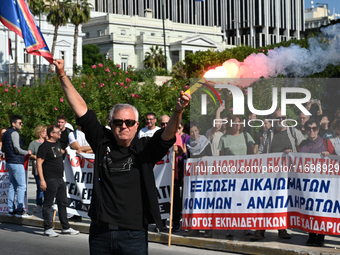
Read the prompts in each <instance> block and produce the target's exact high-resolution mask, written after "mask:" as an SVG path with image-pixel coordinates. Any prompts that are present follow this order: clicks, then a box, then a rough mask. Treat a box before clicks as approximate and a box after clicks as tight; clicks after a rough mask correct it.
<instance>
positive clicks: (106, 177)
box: [0, 60, 340, 254]
mask: <svg viewBox="0 0 340 255" xmlns="http://www.w3.org/2000/svg"><path fill="white" fill-rule="evenodd" d="M55 65H56V66H57V69H58V73H59V77H60V81H61V85H62V88H63V90H64V93H65V96H66V98H67V100H68V102H69V104H70V107H71V108H72V110H73V111H74V113H75V115H76V118H77V129H76V130H73V127H72V126H70V125H69V124H68V123H67V119H66V117H65V115H63V114H61V115H59V116H58V118H57V122H56V124H51V125H49V126H45V125H38V126H37V127H36V128H35V130H34V133H35V136H36V139H35V140H33V141H32V142H31V143H30V144H29V146H28V150H27V151H26V150H24V149H23V143H22V140H21V137H20V135H19V131H20V129H21V128H22V125H23V118H22V116H19V115H13V116H11V118H10V124H11V125H10V127H9V128H8V129H6V128H1V129H0V131H1V133H0V150H1V151H2V152H4V153H5V159H6V164H7V169H8V172H9V179H10V188H9V193H8V209H9V214H10V215H12V216H16V217H28V214H27V212H25V208H24V194H25V191H26V183H25V180H24V168H23V164H24V160H25V156H26V155H27V156H29V158H30V159H31V161H32V175H33V176H34V179H35V181H36V187H37V188H36V207H35V209H34V213H40V212H42V213H43V218H44V229H45V232H44V233H45V235H47V236H49V237H55V236H58V234H57V233H56V232H55V231H54V230H53V228H52V225H51V208H52V205H53V202H54V200H55V198H56V201H57V205H58V213H59V220H60V222H61V225H62V233H63V234H71V235H75V234H78V233H79V231H77V230H74V229H72V228H71V227H70V225H69V222H68V221H69V220H68V217H67V213H66V207H67V197H66V186H65V182H64V180H63V171H64V167H63V160H64V158H65V153H66V150H67V148H71V149H73V150H76V152H77V153H95V157H96V161H95V165H94V186H93V198H92V201H91V207H90V211H89V216H90V217H91V220H92V223H91V229H90V238H89V241H90V251H91V254H99V253H100V252H103V251H105V250H108V249H110V248H109V246H110V245H109V243H110V242H111V241H110V238H111V237H110V235H109V234H110V233H111V232H112V231H116V232H115V233H118V232H119V235H120V236H121V238H122V239H123V240H125V241H120V242H121V246H120V249H123V250H126V251H132V250H133V252H134V254H145V251H147V234H146V230H147V225H148V224H150V223H156V228H155V230H156V231H165V230H167V226H166V220H161V218H160V215H159V208H158V203H157V194H156V191H155V190H156V189H155V184H154V177H153V173H152V169H153V165H155V163H157V162H158V161H159V160H160V159H161V158H162V157H163V156H164V155H165V154H166V153H167V151H168V150H169V148H171V147H172V148H173V151H174V153H175V155H176V169H175V181H174V200H173V203H174V205H173V224H172V226H173V228H172V231H174V232H177V231H180V230H181V211H182V191H183V173H184V160H185V159H186V158H202V157H206V156H231V155H248V154H263V153H277V152H284V153H290V152H303V153H320V154H322V155H323V156H327V155H329V154H336V155H340V111H337V112H336V116H335V117H334V120H333V119H332V118H331V117H330V116H329V115H327V114H324V113H323V110H322V106H321V102H320V100H311V101H310V102H308V103H307V105H306V109H308V110H311V112H312V116H309V115H305V114H304V113H300V114H299V117H298V125H297V126H296V127H287V126H285V125H282V121H285V120H286V119H287V116H286V115H283V114H282V112H281V110H280V109H278V110H276V111H275V112H274V113H273V115H272V116H265V117H263V118H262V119H261V120H262V123H263V125H262V127H261V129H260V130H258V132H253V131H254V129H252V128H251V127H250V126H249V125H247V124H246V123H247V121H248V120H255V119H256V118H257V116H256V115H254V114H252V113H250V114H249V115H248V118H247V120H243V118H242V116H238V115H233V114H229V115H228V116H226V117H225V118H222V117H221V115H222V113H223V111H224V110H225V106H224V105H221V106H220V107H219V108H218V109H217V111H216V116H214V119H225V120H226V121H227V123H231V122H232V123H233V124H232V125H227V124H222V123H215V122H213V125H212V127H211V128H210V129H208V130H207V131H206V132H205V135H203V134H202V133H201V132H202V130H201V129H200V126H199V124H198V123H197V122H196V121H194V120H190V121H187V122H186V123H185V124H184V123H183V122H182V121H181V115H182V112H183V110H184V108H185V107H186V106H187V104H188V102H189V100H190V97H189V96H188V95H187V94H181V95H180V96H179V97H178V99H177V101H176V107H175V110H174V113H173V115H172V116H171V117H170V116H168V115H162V116H161V117H160V118H159V126H157V125H156V124H157V116H156V114H155V113H153V112H149V113H147V114H146V115H145V116H143V117H144V118H145V126H144V127H143V128H141V129H140V131H139V132H138V133H137V129H138V125H139V122H138V118H139V116H138V111H137V109H136V108H134V107H133V106H132V105H128V104H117V105H115V106H114V107H113V108H112V110H111V111H110V113H109V115H108V119H109V123H108V125H106V126H102V125H101V124H100V123H99V122H98V120H97V118H96V115H95V113H94V112H93V111H91V110H89V109H88V108H87V105H86V103H85V102H84V100H83V99H82V97H81V96H80V95H79V93H78V92H77V91H76V90H75V88H74V87H73V85H72V84H71V82H70V81H69V80H68V78H67V76H65V75H64V69H63V68H64V66H63V61H61V60H58V61H55ZM313 104H316V105H317V109H315V110H314V111H312V105H313ZM271 119H279V120H280V121H275V122H271V121H270V120H271ZM243 123H244V124H243ZM272 123H273V125H272ZM68 146H69V147H68ZM151 148H152V150H151ZM151 151H152V152H153V153H151ZM0 155H2V153H0ZM127 162H128V164H127ZM140 170H142V171H140ZM15 193H17V199H16V201H15V199H14V195H15ZM76 218H77V216H76ZM78 219H79V216H78ZM132 219H133V220H132ZM80 220H81V219H80ZM126 231H128V232H126ZM198 234H199V232H198V231H187V232H186V233H185V235H198ZM244 234H245V235H251V237H250V240H252V241H259V240H262V239H264V238H265V229H263V230H256V231H255V232H254V233H251V232H250V231H249V230H245V231H244ZM278 235H279V237H280V238H283V239H289V238H291V236H290V235H289V233H288V232H287V230H285V229H283V230H282V229H281V230H279V231H278ZM128 236H130V237H131V236H132V237H139V238H138V239H139V243H138V244H136V243H134V245H133V246H131V243H132V241H135V239H134V238H132V239H131V238H129V237H128ZM211 236H212V233H211V231H205V233H204V237H211ZM232 236H233V232H232V231H228V232H227V237H232ZM122 239H121V240H122ZM324 240H325V236H324V235H321V234H315V233H309V239H308V240H307V243H306V244H307V245H314V246H323V245H324V242H325V241H324Z"/></svg>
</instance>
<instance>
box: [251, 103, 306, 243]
mask: <svg viewBox="0 0 340 255" xmlns="http://www.w3.org/2000/svg"><path fill="white" fill-rule="evenodd" d="M273 119H275V121H274V127H272V128H270V129H268V130H267V131H266V132H264V134H263V137H262V141H261V144H260V146H259V150H258V153H275V152H285V153H287V154H288V153H290V152H297V149H298V146H299V145H300V143H301V142H302V141H303V140H305V138H304V137H303V135H302V133H301V132H300V131H299V130H297V129H296V128H294V127H289V128H288V127H287V125H286V124H285V120H286V119H287V116H285V115H282V114H281V110H280V109H278V110H276V111H275V112H274V114H273ZM264 234H265V230H256V231H255V233H254V235H253V236H252V237H251V238H250V240H251V241H259V240H261V239H264ZM279 237H280V238H283V239H290V238H291V237H290V235H289V234H288V233H287V230H286V229H281V230H279Z"/></svg>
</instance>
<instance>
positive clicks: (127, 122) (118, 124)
mask: <svg viewBox="0 0 340 255" xmlns="http://www.w3.org/2000/svg"><path fill="white" fill-rule="evenodd" d="M111 123H112V124H113V125H115V126H116V127H121V126H123V123H125V125H126V126H127V127H132V126H134V125H135V124H136V121H135V120H121V119H115V120H112V121H111Z"/></svg>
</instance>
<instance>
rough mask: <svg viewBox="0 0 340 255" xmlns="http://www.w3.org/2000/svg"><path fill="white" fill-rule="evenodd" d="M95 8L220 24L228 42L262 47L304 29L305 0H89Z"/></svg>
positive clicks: (298, 33)
mask: <svg viewBox="0 0 340 255" xmlns="http://www.w3.org/2000/svg"><path fill="white" fill-rule="evenodd" d="M90 2H91V3H92V4H93V7H94V11H95V12H104V13H112V14H119V15H124V16H139V17H145V10H147V9H148V10H152V18H153V19H163V4H164V18H165V19H166V20H169V21H172V22H174V23H179V24H181V25H182V26H183V27H184V28H187V25H197V26H208V27H214V26H216V27H220V28H221V33H222V38H223V39H222V40H223V41H224V42H225V43H226V44H229V45H241V44H243V45H250V46H253V47H262V46H266V45H269V44H273V43H279V42H281V41H286V40H289V39H291V38H296V39H300V36H301V33H302V32H303V31H304V6H305V5H304V0H205V1H204V2H197V1H194V0H90Z"/></svg>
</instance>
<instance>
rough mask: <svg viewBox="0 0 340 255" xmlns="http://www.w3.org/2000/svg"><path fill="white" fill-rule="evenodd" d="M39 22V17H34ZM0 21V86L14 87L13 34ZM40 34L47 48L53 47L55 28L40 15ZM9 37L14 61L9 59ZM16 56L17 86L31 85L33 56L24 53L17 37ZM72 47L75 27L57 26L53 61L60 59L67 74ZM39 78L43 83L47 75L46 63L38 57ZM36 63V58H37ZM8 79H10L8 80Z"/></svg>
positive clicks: (20, 40) (79, 57)
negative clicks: (8, 83)
mask: <svg viewBox="0 0 340 255" xmlns="http://www.w3.org/2000/svg"><path fill="white" fill-rule="evenodd" d="M36 20H37V22H38V23H39V19H38V17H36ZM8 31H9V29H8V28H7V27H5V26H4V25H3V24H2V23H1V22H0V41H1V42H2V43H1V44H0V83H3V82H4V81H7V82H9V80H11V83H12V84H14V82H15V77H14V75H15V67H14V66H15V65H14V61H15V60H14V58H15V51H16V49H15V34H14V32H12V31H10V32H8ZM80 31H81V26H80ZM41 33H42V34H43V36H44V38H45V41H46V43H47V45H48V47H49V48H50V50H51V48H52V42H53V35H54V26H53V25H51V24H50V23H48V22H47V21H46V17H45V16H43V15H42V16H41ZM83 36H84V34H83V33H79V38H78V46H77V48H78V49H77V55H78V56H77V65H82V62H83V60H82V38H83ZM8 37H10V38H11V41H12V43H11V46H12V47H11V48H12V55H13V59H12V58H10V56H9V50H8ZM17 38H18V39H17V57H18V84H16V85H17V86H23V85H33V84H34V69H33V55H29V54H27V53H26V51H25V44H24V40H23V39H22V38H21V37H19V36H18V37H17ZM73 44H74V25H72V24H67V25H66V26H62V27H59V30H58V37H57V43H56V47H55V52H54V58H62V59H64V60H65V70H66V72H67V75H72V73H73ZM40 63H41V67H40V70H41V78H42V79H43V80H44V78H45V75H46V74H47V73H49V63H48V62H47V60H45V59H44V58H43V57H41V62H40ZM38 64H39V57H38ZM9 76H11V77H9Z"/></svg>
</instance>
